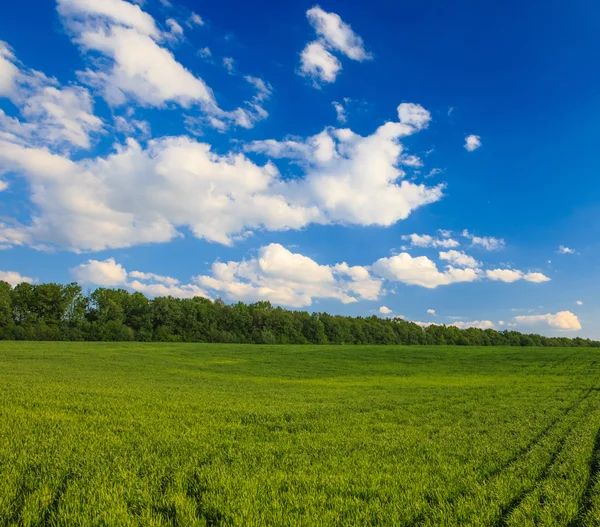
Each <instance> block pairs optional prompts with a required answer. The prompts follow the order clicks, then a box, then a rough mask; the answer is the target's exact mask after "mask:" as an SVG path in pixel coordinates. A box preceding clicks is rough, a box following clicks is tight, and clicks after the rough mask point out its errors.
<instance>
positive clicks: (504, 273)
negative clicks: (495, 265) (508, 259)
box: [485, 269, 550, 283]
mask: <svg viewBox="0 0 600 527" xmlns="http://www.w3.org/2000/svg"><path fill="white" fill-rule="evenodd" d="M485 273H486V276H487V277H488V278H489V279H490V280H495V281H501V282H509V283H510V282H516V281H517V280H526V281H527V282H534V283H541V282H548V281H550V278H548V277H547V276H545V275H543V274H542V273H523V271H519V270H517V269H488V270H487V271H486V272H485Z"/></svg>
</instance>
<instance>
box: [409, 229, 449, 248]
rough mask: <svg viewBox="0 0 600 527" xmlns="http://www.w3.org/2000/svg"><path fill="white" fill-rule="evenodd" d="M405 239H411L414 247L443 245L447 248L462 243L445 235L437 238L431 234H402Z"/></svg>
mask: <svg viewBox="0 0 600 527" xmlns="http://www.w3.org/2000/svg"><path fill="white" fill-rule="evenodd" d="M402 239H403V240H406V241H409V240H410V244H411V245H412V246H414V247H443V248H446V249H449V248H452V247H458V246H459V245H460V243H458V242H457V241H456V240H453V239H452V238H447V237H445V238H444V239H440V238H435V237H433V236H430V235H429V234H415V233H413V234H406V235H404V236H402Z"/></svg>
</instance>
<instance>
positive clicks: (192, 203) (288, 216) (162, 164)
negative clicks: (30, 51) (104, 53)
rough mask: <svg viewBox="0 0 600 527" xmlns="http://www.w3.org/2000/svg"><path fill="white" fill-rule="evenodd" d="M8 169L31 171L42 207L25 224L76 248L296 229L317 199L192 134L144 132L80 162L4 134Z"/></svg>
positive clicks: (313, 216) (0, 150) (44, 238)
mask: <svg viewBox="0 0 600 527" xmlns="http://www.w3.org/2000/svg"><path fill="white" fill-rule="evenodd" d="M0 161H1V162H2V166H3V167H4V169H5V170H11V169H12V170H14V171H17V172H18V173H20V174H22V175H25V176H26V178H27V179H28V181H29V182H30V185H31V187H32V192H33V194H32V201H33V203H34V204H35V205H37V207H38V213H37V214H36V215H35V216H34V217H33V219H32V222H31V224H30V225H29V226H28V227H26V228H23V229H22V231H23V232H25V233H27V234H28V235H29V236H30V237H32V238H34V239H35V240H37V241H39V242H43V243H51V244H55V245H59V246H62V247H66V248H69V249H72V250H102V249H106V248H116V247H129V246H131V245H135V244H137V243H148V242H165V241H169V240H171V239H173V238H174V237H176V236H178V233H177V227H179V226H187V227H189V228H190V229H191V230H192V231H193V233H194V234H195V235H196V236H197V237H201V238H206V239H208V240H210V241H215V242H219V243H224V244H231V236H232V235H234V234H239V233H241V232H243V231H245V230H248V229H252V228H260V227H264V228H266V229H269V230H284V229H292V228H293V229H296V228H300V227H303V226H305V225H307V224H308V223H310V222H312V221H315V220H317V219H318V217H319V215H320V214H319V211H318V209H317V208H316V207H315V206H314V205H311V206H303V205H296V204H292V203H290V201H289V200H288V199H287V198H285V197H284V196H283V195H282V194H281V193H280V191H283V190H285V187H284V185H283V183H282V182H281V181H280V179H279V174H278V172H277V171H276V169H275V168H274V167H273V166H272V165H271V164H267V165H265V166H262V167H261V166H258V165H255V164H254V163H252V162H250V161H249V160H248V159H247V158H245V157H244V156H243V155H241V154H229V155H224V156H219V155H217V154H215V153H213V152H211V149H210V146H209V145H207V144H203V143H197V142H195V141H192V140H191V139H189V138H185V137H178V138H175V137H173V138H163V139H161V140H155V141H150V142H149V143H148V146H147V148H146V149H143V148H142V147H141V146H140V145H139V144H138V143H137V142H136V141H135V140H133V139H129V140H128V142H127V144H126V145H125V146H122V147H118V149H117V151H116V152H115V153H113V154H111V155H109V156H107V157H105V158H102V157H99V158H95V159H84V160H81V161H77V162H74V161H71V160H69V159H67V158H65V157H62V156H59V155H56V154H51V153H49V152H47V151H45V150H42V149H32V148H26V147H23V146H20V145H16V144H13V143H7V142H5V141H1V140H0Z"/></svg>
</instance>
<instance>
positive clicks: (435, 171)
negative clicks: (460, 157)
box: [425, 168, 444, 179]
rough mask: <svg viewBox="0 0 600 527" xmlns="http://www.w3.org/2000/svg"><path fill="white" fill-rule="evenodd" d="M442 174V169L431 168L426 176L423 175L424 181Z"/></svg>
mask: <svg viewBox="0 0 600 527" xmlns="http://www.w3.org/2000/svg"><path fill="white" fill-rule="evenodd" d="M443 173H444V169H442V168H432V169H431V170H430V171H429V172H428V173H427V174H426V175H425V179H428V178H430V177H433V176H437V175H438V174H443Z"/></svg>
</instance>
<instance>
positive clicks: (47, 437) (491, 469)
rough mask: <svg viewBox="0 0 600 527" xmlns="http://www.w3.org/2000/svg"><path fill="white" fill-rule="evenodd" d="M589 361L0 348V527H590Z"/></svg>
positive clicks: (174, 348)
mask: <svg viewBox="0 0 600 527" xmlns="http://www.w3.org/2000/svg"><path fill="white" fill-rule="evenodd" d="M599 353H600V352H599V351H595V350H593V349H572V348H571V349H551V348H550V349H549V348H459V347H456V348H446V347H433V348H426V347H410V348H409V347H376V346H373V347H367V346H365V347H358V346H356V347H342V346H320V347H316V346H315V347H305V346H241V345H240V346H237V345H207V344H196V345H195V344H175V345H168V344H163V345H161V344H141V343H138V344H112V343H111V344H100V343H81V344H79V343H15V342H0V525H2V526H8V525H23V526H33V525H40V526H41V525H61V526H62V525H64V526H78V525H86V526H87V525H104V526H121V525H140V526H158V525H181V526H192V525H238V526H259V525H260V526H262V525H273V526H288V525H289V526H291V525H305V526H312V525H318V526H324V525H336V526H337V525H348V526H350V525H352V526H354V525H391V526H401V525H428V526H449V525H461V526H463V525H490V526H503V525H514V526H528V525H553V526H554V525H556V526H559V525H564V526H568V527H577V526H591V525H600V479H599V477H598V474H599V471H600V433H599V429H600V362H599V357H600V355H599Z"/></svg>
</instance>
